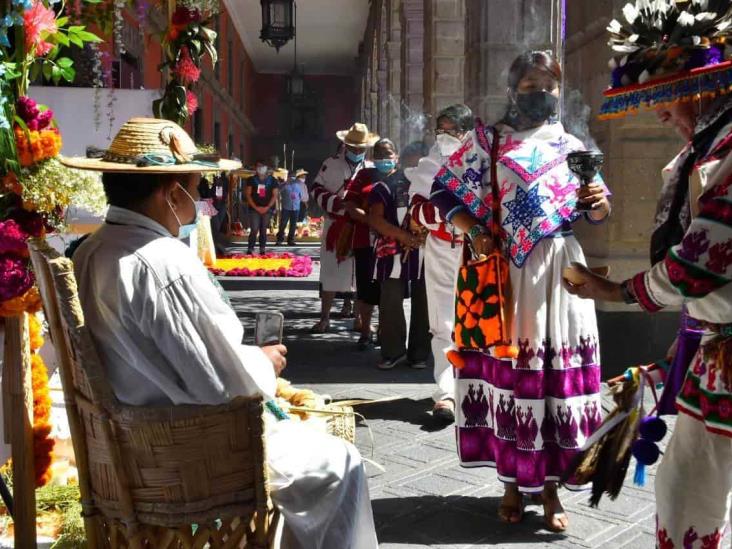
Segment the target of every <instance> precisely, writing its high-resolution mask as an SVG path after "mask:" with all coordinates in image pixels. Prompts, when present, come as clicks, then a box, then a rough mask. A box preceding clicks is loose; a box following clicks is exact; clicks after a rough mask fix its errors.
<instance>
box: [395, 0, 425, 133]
mask: <svg viewBox="0 0 732 549" xmlns="http://www.w3.org/2000/svg"><path fill="white" fill-rule="evenodd" d="M400 17H401V31H402V41H401V68H402V70H401V82H400V89H401V109H402V116H401V120H402V124H401V141H402V143H404V144H406V143H409V142H411V141H413V140H415V139H421V137H422V133H423V130H424V116H423V114H422V109H423V108H424V55H423V48H424V0H402V1H401V13H400Z"/></svg>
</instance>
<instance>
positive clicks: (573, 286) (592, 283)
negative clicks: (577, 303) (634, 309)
mask: <svg viewBox="0 0 732 549" xmlns="http://www.w3.org/2000/svg"><path fill="white" fill-rule="evenodd" d="M572 267H573V268H574V270H575V271H576V272H577V274H578V276H579V277H581V279H582V282H579V281H578V280H576V281H575V282H570V281H569V280H567V279H566V278H564V287H565V288H566V290H567V291H568V292H569V293H570V294H572V295H576V296H579V297H581V298H583V299H595V300H600V301H615V302H618V303H622V302H623V292H622V290H621V288H620V284H618V283H617V282H613V281H612V280H608V279H607V278H605V277H602V276H600V275H598V274H595V273H593V272H592V271H591V270H590V269H588V268H587V267H585V266H584V265H582V264H581V263H576V262H575V263H572Z"/></svg>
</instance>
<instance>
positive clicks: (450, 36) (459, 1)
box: [424, 0, 465, 116]
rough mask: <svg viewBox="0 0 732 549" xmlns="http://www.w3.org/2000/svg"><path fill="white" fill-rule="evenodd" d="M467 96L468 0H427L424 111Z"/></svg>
mask: <svg viewBox="0 0 732 549" xmlns="http://www.w3.org/2000/svg"><path fill="white" fill-rule="evenodd" d="M464 100H465V0H424V111H425V112H426V113H428V114H429V115H431V116H434V115H435V114H436V113H437V112H439V111H440V109H442V108H444V107H446V106H448V105H450V104H453V103H461V102H463V101H464Z"/></svg>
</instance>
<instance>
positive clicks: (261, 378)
mask: <svg viewBox="0 0 732 549" xmlns="http://www.w3.org/2000/svg"><path fill="white" fill-rule="evenodd" d="M106 221H107V222H106V223H105V224H104V225H103V226H102V227H101V228H100V229H99V230H98V231H97V232H96V233H94V234H93V235H92V236H91V237H89V238H88V239H87V241H86V242H84V243H83V244H82V245H81V246H80V247H79V249H78V250H77V251H76V253H75V254H74V258H73V259H74V265H75V272H76V277H77V280H78V285H79V296H80V298H81V303H82V307H83V309H84V316H85V320H86V324H87V326H88V327H89V330H90V332H91V335H92V337H93V339H94V341H95V343H96V345H97V349H98V351H99V352H100V354H101V357H102V359H103V361H104V364H105V367H106V371H107V375H108V376H109V381H110V384H111V386H112V389H113V390H114V392H115V394H116V396H117V398H119V400H121V401H122V402H124V403H126V404H131V405H140V406H151V405H153V406H154V405H170V404H220V403H223V402H226V401H228V400H230V399H231V398H232V397H235V396H239V395H242V396H254V395H262V396H263V397H264V398H265V399H269V398H271V397H272V396H273V395H274V393H275V387H276V380H275V375H274V370H273V368H272V363H271V362H270V361H269V359H268V358H267V357H266V355H265V354H264V353H263V352H262V350H261V349H259V348H258V347H252V346H248V345H243V344H242V337H243V328H242V325H241V322H240V321H239V319H238V318H237V316H236V313H235V312H234V311H233V309H232V308H231V307H230V306H229V304H228V303H226V301H225V300H224V298H223V295H222V294H221V293H220V292H219V289H218V288H217V287H216V286H215V285H214V283H213V282H212V281H211V278H210V277H209V274H208V271H207V270H206V269H205V267H204V266H203V264H202V263H201V262H200V261H199V260H198V258H197V257H196V255H195V254H194V253H193V252H192V251H191V250H190V248H188V247H187V246H186V245H185V244H183V243H182V242H181V241H179V240H178V239H176V238H174V237H172V236H171V235H170V233H169V232H168V231H167V230H166V229H165V228H164V227H163V226H161V225H159V224H158V223H157V222H155V221H153V220H152V219H150V218H148V217H146V216H143V215H140V214H137V213H135V212H132V211H129V210H125V209H121V208H115V207H111V208H110V209H109V212H108V214H107V219H106ZM266 435H267V449H268V456H267V458H268V463H267V464H268V466H269V469H270V485H271V488H272V491H273V493H272V498H273V500H274V501H275V503H276V504H277V506H278V507H279V508H280V509H281V511H282V513H283V515H284V517H285V523H286V525H287V527H288V528H287V530H286V532H287V539H288V544H287V545H286V547H292V548H302V549H311V548H321V549H330V548H331V547H347V548H359V549H360V548H364V549H372V548H375V547H376V546H377V543H376V535H375V533H374V525H373V516H372V513H371V506H370V502H369V497H368V487H367V484H366V478H365V474H364V471H363V466H362V464H361V457H360V455H359V453H358V450H356V448H355V447H353V446H352V445H350V444H348V443H346V442H343V441H341V440H339V439H336V438H334V437H331V436H329V435H325V434H323V433H320V432H318V431H316V430H314V429H311V428H309V427H307V426H305V425H303V424H302V423H294V422H291V421H280V422H276V421H274V418H273V417H272V416H268V421H267V429H266Z"/></svg>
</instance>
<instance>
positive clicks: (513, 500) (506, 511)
mask: <svg viewBox="0 0 732 549" xmlns="http://www.w3.org/2000/svg"><path fill="white" fill-rule="evenodd" d="M498 516H499V517H500V519H501V520H502V521H503V522H507V523H509V524H518V523H519V522H521V520H522V519H523V518H524V496H523V494H521V492H519V491H518V488H517V487H516V485H515V484H506V491H505V492H503V499H502V500H501V505H499V506H498Z"/></svg>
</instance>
